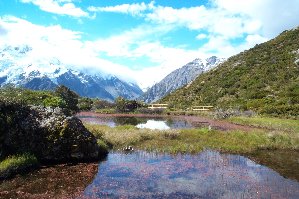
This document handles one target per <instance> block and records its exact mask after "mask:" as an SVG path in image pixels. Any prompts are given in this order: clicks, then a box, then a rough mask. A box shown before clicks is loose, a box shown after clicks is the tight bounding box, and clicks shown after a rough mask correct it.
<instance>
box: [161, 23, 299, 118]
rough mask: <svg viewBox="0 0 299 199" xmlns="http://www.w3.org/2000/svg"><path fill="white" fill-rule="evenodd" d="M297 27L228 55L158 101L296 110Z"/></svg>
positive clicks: (178, 104)
mask: <svg viewBox="0 0 299 199" xmlns="http://www.w3.org/2000/svg"><path fill="white" fill-rule="evenodd" d="M298 59H299V28H295V29H292V30H288V31H284V32H283V33H281V34H280V35H279V36H277V37H276V38H274V39H272V40H270V41H268V42H265V43H263V44H259V45H256V46H255V47H254V48H251V49H249V50H246V51H244V52H241V53H239V54H237V55H235V56H232V57H230V58H229V59H228V60H227V61H225V62H224V63H222V64H221V65H219V66H218V67H217V68H216V69H214V70H211V71H209V72H207V73H204V74H202V75H200V76H199V77H198V78H197V79H196V80H194V81H193V82H192V84H190V85H189V86H186V87H184V88H181V89H179V90H177V91H176V92H173V93H171V94H170V95H168V96H166V97H164V98H163V99H162V100H161V102H166V103H170V104H172V105H175V106H176V107H181V108H187V107H190V106H194V105H214V106H217V107H226V108H228V107H236V108H240V109H244V110H246V109H250V110H255V111H257V112H260V113H265V114H273V115H281V114H285V115H297V116H298V113H299V61H298Z"/></svg>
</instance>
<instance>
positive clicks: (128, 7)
mask: <svg viewBox="0 0 299 199" xmlns="http://www.w3.org/2000/svg"><path fill="white" fill-rule="evenodd" d="M153 8H154V1H152V2H151V3H149V4H145V3H144V2H141V3H133V4H121V5H116V6H106V7H94V6H90V7H89V8H88V10H89V11H91V12H115V13H123V14H131V15H133V16H139V15H141V13H143V12H144V11H147V10H152V9H153Z"/></svg>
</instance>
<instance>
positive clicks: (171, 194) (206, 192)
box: [84, 151, 299, 198]
mask: <svg viewBox="0 0 299 199" xmlns="http://www.w3.org/2000/svg"><path fill="white" fill-rule="evenodd" d="M84 194H85V196H87V197H92V198H103V197H104V198H105V197H108V198H299V183H298V182H297V181H293V180H289V179H285V178H283V177H282V176H280V175H279V174H278V173H276V172H275V171H273V170H271V169H269V168H267V167H265V166H261V165H259V164H256V163H255V162H253V161H251V160H250V159H248V158H245V157H243V156H239V155H229V154H220V153H218V152H215V151H204V152H202V153H200V154H199V155H177V156H170V155H167V154H162V155H161V154H155V153H147V152H142V151H141V152H140V151H139V152H135V153H131V154H123V153H117V152H116V153H110V154H109V156H108V159H107V160H106V161H105V162H102V163H100V165H99V171H98V174H97V176H96V177H95V179H94V181H93V183H92V184H90V185H89V186H88V187H87V188H86V190H85V192H84Z"/></svg>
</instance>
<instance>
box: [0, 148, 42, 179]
mask: <svg viewBox="0 0 299 199" xmlns="http://www.w3.org/2000/svg"><path fill="white" fill-rule="evenodd" d="M37 165H38V160H37V158H36V157H35V156H34V155H32V154H28V153H25V154H20V155H13V156H8V157H7V158H5V159H4V160H2V161H1V162H0V178H1V177H7V176H10V175H11V174H13V173H16V172H19V171H22V170H25V169H28V168H30V167H33V166H37Z"/></svg>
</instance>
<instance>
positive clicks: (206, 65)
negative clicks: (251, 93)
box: [142, 56, 224, 103]
mask: <svg viewBox="0 0 299 199" xmlns="http://www.w3.org/2000/svg"><path fill="white" fill-rule="evenodd" d="M223 61H224V59H220V58H218V57H215V56H212V57H210V58H208V59H206V60H202V59H195V60H193V61H192V62H189V63H188V64H186V65H184V66H183V67H181V68H179V69H177V70H175V71H173V72H171V73H170V74H169V75H167V76H166V77H165V78H164V79H162V80H161V81H160V82H158V83H157V84H155V85H154V86H152V87H151V88H149V90H147V92H146V93H145V94H144V95H143V96H142V99H143V100H144V101H145V102H147V103H150V102H155V101H157V100H159V99H161V98H162V97H164V96H165V95H167V94H169V93H171V92H172V91H174V90H176V89H178V88H181V87H182V86H185V85H187V84H189V83H190V82H192V81H193V80H194V79H195V78H196V77H197V76H198V75H199V74H201V73H204V72H207V71H209V70H210V69H212V68H214V67H216V66H217V65H218V64H220V63H222V62H223Z"/></svg>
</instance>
